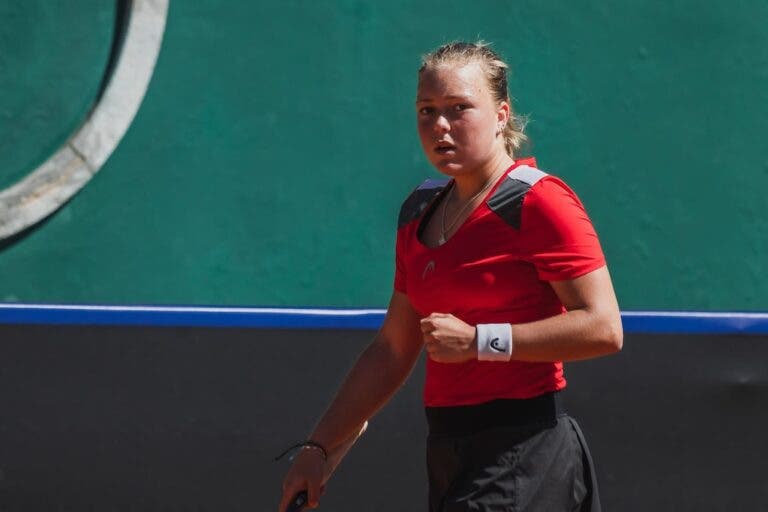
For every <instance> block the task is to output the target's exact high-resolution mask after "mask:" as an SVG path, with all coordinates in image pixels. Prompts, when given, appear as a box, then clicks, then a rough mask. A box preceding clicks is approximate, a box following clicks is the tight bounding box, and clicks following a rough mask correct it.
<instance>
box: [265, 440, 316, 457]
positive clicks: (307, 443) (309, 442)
mask: <svg viewBox="0 0 768 512" xmlns="http://www.w3.org/2000/svg"><path fill="white" fill-rule="evenodd" d="M300 448H314V449H316V450H320V454H321V455H322V456H323V460H325V461H327V460H328V452H327V451H326V449H325V447H323V445H321V444H320V443H318V442H317V441H312V440H311V439H307V440H306V441H303V442H301V443H296V444H294V445H293V446H290V447H289V448H287V449H286V450H285V451H284V452H283V453H281V454H280V455H278V456H277V457H275V460H280V459H282V458H283V457H285V456H286V455H288V454H289V453H291V452H292V451H293V450H298V449H300ZM290 459H291V460H293V456H291V457H290Z"/></svg>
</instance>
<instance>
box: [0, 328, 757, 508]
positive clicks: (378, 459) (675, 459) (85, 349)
mask: <svg viewBox="0 0 768 512" xmlns="http://www.w3.org/2000/svg"><path fill="white" fill-rule="evenodd" d="M371 336H372V331H348V330H345V331H321V330H256V329H200V328H195V329H192V328H141V327H132V328H125V327H122V328H121V327H77V326H60V327H55V328H51V327H47V326H4V327H0V510H2V511H3V512H13V511H43V510H45V511H47V510H57V511H59V510H61V511H70V510H71V511H82V510H92V511H101V510H110V511H113V510H121V511H122V510H126V511H128V510H164V511H165V510H174V511H175V510H195V511H229V510H232V511H240V510H243V511H245V510H248V511H253V510H256V511H268V510H275V508H276V502H277V499H278V490H279V485H280V479H281V477H282V474H283V472H284V470H285V468H286V465H285V464H284V463H275V462H272V460H271V459H272V457H273V456H274V455H276V454H277V453H278V452H279V451H280V450H281V448H283V447H284V446H286V445H288V444H289V443H291V442H293V441H295V440H298V439H301V438H302V437H303V436H304V435H305V434H306V432H307V430H308V429H309V428H310V427H311V425H312V423H313V421H314V420H315V418H316V417H317V416H318V415H319V414H320V413H321V411H322V410H323V408H324V407H325V405H326V403H327V400H328V398H329V396H330V395H331V393H332V391H333V389H334V388H335V387H336V386H337V385H338V383H339V382H340V380H341V379H342V378H343V375H344V373H345V371H346V369H348V368H349V366H350V365H351V364H352V362H353V361H354V359H355V357H356V354H357V353H359V351H360V350H362V348H363V347H364V346H365V344H366V343H367V341H368V340H369V339H370V337H371ZM766 360H768V338H766V337H765V336H749V337H748V336H725V335H724V336H685V335H678V336H663V335H628V336H627V338H626V341H625V349H624V351H623V352H622V353H621V354H619V355H616V356H613V357H610V358H604V359H599V360H594V361H589V362H583V363H577V364H570V365H568V366H567V370H566V371H567V376H568V378H569V389H568V391H567V394H566V400H567V403H568V404H569V408H570V411H571V412H572V415H573V416H575V417H576V418H578V420H579V422H580V423H581V425H582V427H583V428H584V430H585V433H586V435H587V438H588V440H589V442H590V444H591V448H592V451H593V455H594V456H595V459H596V462H597V470H598V474H599V478H600V485H601V489H602V497H603V502H604V508H605V510H609V511H610V510H620V511H644V512H645V511H648V510H654V511H664V510H670V511H671V510H675V511H680V510H762V509H765V508H766V507H768V487H766V486H765V485H764V475H765V474H766V473H768V462H766V460H768V458H767V457H766V455H768V448H766V446H765V443H764V442H763V437H764V432H765V428H766V425H767V424H768V412H766V411H767V409H766V408H765V404H766V403H768V366H766V365H765V361H766ZM422 378H423V370H422V366H421V365H420V366H419V367H418V369H417V370H416V372H415V374H414V375H413V376H412V378H411V379H410V380H409V382H408V383H407V384H406V386H405V388H404V389H403V390H402V391H401V393H399V394H398V395H397V396H396V398H395V399H394V400H393V402H392V403H391V404H390V405H389V406H388V407H387V408H386V409H385V410H384V411H382V412H381V413H380V414H379V416H377V417H376V418H374V420H373V421H372V423H371V428H370V430H369V432H368V433H367V434H366V435H365V437H364V439H362V440H361V441H360V443H359V446H357V447H356V449H355V450H354V451H353V452H352V453H351V454H350V455H349V457H348V459H347V460H346V461H345V464H344V465H343V466H342V467H341V468H340V470H339V472H338V473H337V475H336V477H335V479H334V480H333V481H332V482H331V485H330V486H329V489H328V492H327V495H326V496H325V498H324V501H323V505H322V510H335V511H339V512H342V511H357V510H365V511H371V512H375V511H382V512H383V511H393V510H398V511H420V510H424V508H425V507H424V504H425V500H426V491H425V472H424V460H423V448H424V436H425V426H424V422H423V415H422V410H421V404H420V392H419V390H420V384H421V380H422Z"/></svg>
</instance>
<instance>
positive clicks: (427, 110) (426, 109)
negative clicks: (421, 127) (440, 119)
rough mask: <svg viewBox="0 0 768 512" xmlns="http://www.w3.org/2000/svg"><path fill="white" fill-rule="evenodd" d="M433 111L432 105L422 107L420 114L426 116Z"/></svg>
mask: <svg viewBox="0 0 768 512" xmlns="http://www.w3.org/2000/svg"><path fill="white" fill-rule="evenodd" d="M431 113H432V107H422V108H420V109H419V114H421V115H423V116H426V115H429V114H431Z"/></svg>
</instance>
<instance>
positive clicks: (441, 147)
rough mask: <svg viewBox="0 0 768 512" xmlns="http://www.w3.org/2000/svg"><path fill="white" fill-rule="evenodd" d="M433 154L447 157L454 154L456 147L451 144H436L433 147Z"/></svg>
mask: <svg viewBox="0 0 768 512" xmlns="http://www.w3.org/2000/svg"><path fill="white" fill-rule="evenodd" d="M435 153H437V154H439V155H448V154H453V153H456V146H454V145H453V144H438V145H437V146H435Z"/></svg>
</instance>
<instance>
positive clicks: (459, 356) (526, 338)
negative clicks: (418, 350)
mask: <svg viewBox="0 0 768 512" xmlns="http://www.w3.org/2000/svg"><path fill="white" fill-rule="evenodd" d="M550 284H551V285H552V288H553V289H554V291H555V293H556V294H557V296H558V298H559V299H560V301H561V302H562V303H563V305H564V306H565V308H566V309H567V313H565V314H562V315H557V316H553V317H550V318H545V319H543V320H538V321H535V322H530V323H522V324H514V325H513V326H512V346H513V349H512V359H514V360H518V361H575V360H579V359H589V358H592V357H598V356H601V355H606V354H611V353H613V352H617V351H619V350H621V347H622V343H623V331H622V326H621V315H620V312H619V305H618V303H617V301H616V294H615V293H614V291H613V285H612V284H611V277H610V274H609V273H608V268H607V267H602V268H599V269H597V270H594V271H592V272H590V273H588V274H586V275H583V276H581V277H577V278H576V279H571V280H567V281H552V282H551V283H550ZM421 330H422V333H423V336H424V342H425V344H426V349H427V352H428V353H429V356H430V357H431V358H432V359H434V360H435V361H439V362H444V363H456V362H461V361H466V360H469V359H475V358H476V357H477V339H476V329H475V326H472V325H468V324H466V323H465V322H463V321H462V320H460V319H458V318H456V317H454V316H453V315H447V314H443V313H432V314H431V315H430V316H428V317H426V318H424V319H423V320H422V321H421Z"/></svg>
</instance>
